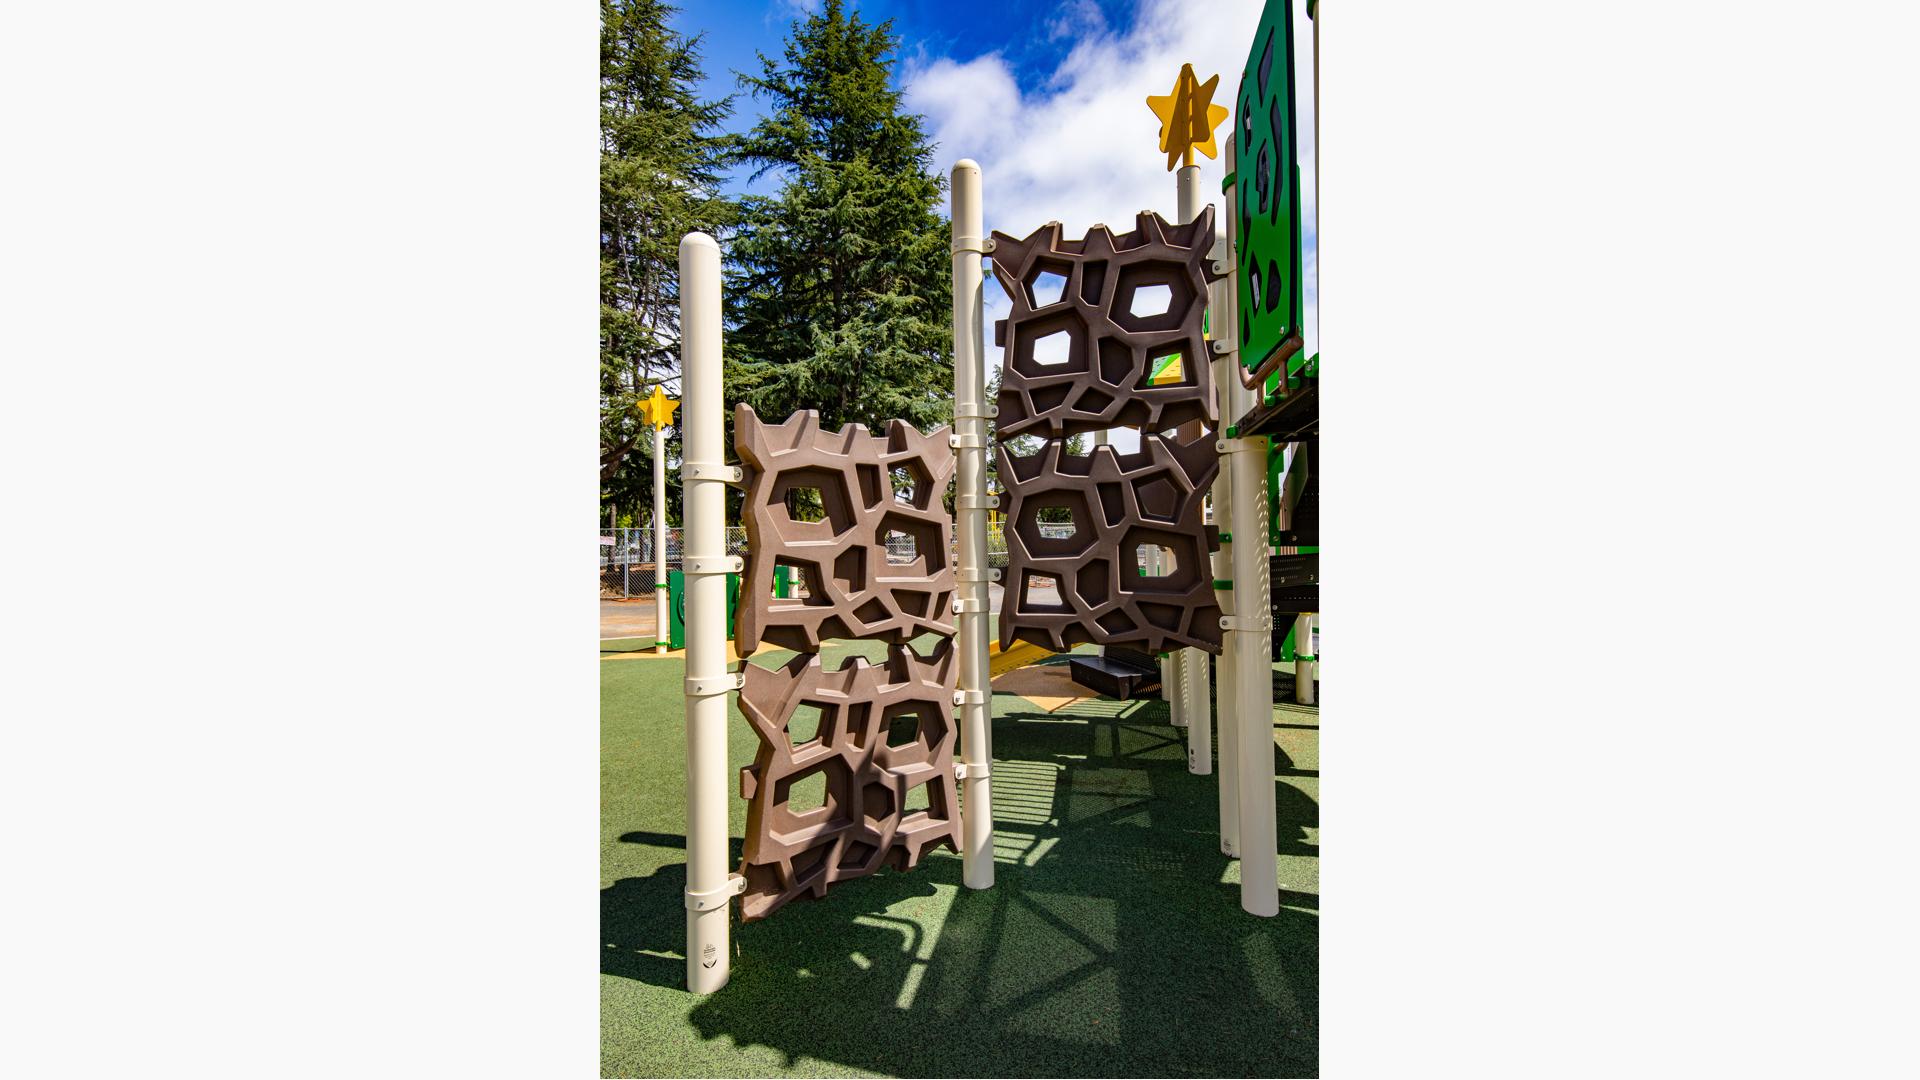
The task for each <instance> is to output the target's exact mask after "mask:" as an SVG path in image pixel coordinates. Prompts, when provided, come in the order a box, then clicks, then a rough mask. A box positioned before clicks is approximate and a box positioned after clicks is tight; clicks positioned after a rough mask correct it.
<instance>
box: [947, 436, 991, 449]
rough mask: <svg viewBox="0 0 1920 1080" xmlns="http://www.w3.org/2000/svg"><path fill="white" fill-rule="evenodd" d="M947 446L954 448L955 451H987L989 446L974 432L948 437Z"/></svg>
mask: <svg viewBox="0 0 1920 1080" xmlns="http://www.w3.org/2000/svg"><path fill="white" fill-rule="evenodd" d="M947 445H948V446H951V447H953V448H954V449H955V450H985V449H986V448H987V444H986V443H984V442H981V441H980V436H978V435H975V434H973V433H972V432H968V433H967V434H965V435H949V436H947Z"/></svg>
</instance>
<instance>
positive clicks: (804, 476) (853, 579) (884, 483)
mask: <svg viewBox="0 0 1920 1080" xmlns="http://www.w3.org/2000/svg"><path fill="white" fill-rule="evenodd" d="M733 430H734V448H735V450H736V451H738V453H739V455H740V459H741V462H742V464H743V466H744V471H745V483H746V501H745V504H744V506H743V508H742V516H743V517H744V518H745V523H746V529H747V550H748V558H747V565H746V574H745V580H744V582H743V584H742V588H743V589H745V590H746V592H745V595H746V597H748V598H750V599H751V602H746V603H742V604H740V606H739V609H738V611H737V613H736V620H737V621H736V624H735V635H734V639H735V641H736V643H737V647H738V648H739V651H740V654H741V655H742V656H745V655H747V654H749V653H751V652H752V651H753V650H754V648H755V647H757V645H759V644H762V643H764V644H767V645H772V646H775V647H778V648H783V649H793V650H795V651H797V652H818V651H820V644H821V642H823V641H827V640H829V639H832V638H862V639H868V640H880V641H887V642H893V643H904V642H907V641H911V640H912V639H913V638H914V637H916V636H918V635H920V634H923V633H928V632H931V633H936V634H945V635H951V634H952V633H953V612H952V607H953V584H954V577H953V563H952V550H953V522H952V519H951V518H949V517H948V515H947V511H946V509H945V507H944V506H943V504H942V501H941V495H942V493H943V492H944V491H945V490H946V486H947V483H948V481H949V480H950V479H951V478H952V476H953V469H954V458H953V448H952V447H951V446H949V445H948V443H947V438H948V435H949V429H948V428H944V427H943V428H940V429H938V430H936V431H933V432H931V433H929V434H925V435H922V434H921V433H920V432H918V431H916V430H914V428H913V426H912V425H910V424H908V423H906V422H905V421H902V420H895V421H893V422H892V423H891V424H890V425H888V427H887V434H886V437H885V438H879V437H876V436H875V435H873V434H872V433H871V432H869V431H868V430H867V429H866V427H865V426H863V425H860V424H849V425H847V426H846V427H844V428H842V429H840V430H839V431H838V432H826V431H822V430H820V416H819V414H818V413H815V412H812V411H808V412H801V413H795V414H794V415H793V416H791V417H789V418H788V419H787V421H786V422H785V423H780V424H769V423H766V422H764V421H762V420H761V419H760V418H759V417H758V416H756V415H755V414H754V411H753V409H752V408H750V407H749V406H747V405H744V404H742V405H739V406H737V407H736V408H735V409H734V427H733ZM816 493H817V494H816ZM803 504H804V505H806V506H813V505H815V504H817V505H818V507H819V510H820V512H821V514H822V517H821V520H818V521H807V520H802V519H801V518H799V517H796V516H795V514H794V508H795V507H797V506H801V505H803ZM890 553H891V555H890ZM778 566H787V567H790V568H791V570H792V572H793V574H794V576H795V577H796V578H797V579H798V580H797V588H795V589H792V590H789V591H790V592H791V593H793V594H794V595H792V596H790V597H788V598H784V599H776V598H774V596H773V577H774V570H775V568H776V567H778Z"/></svg>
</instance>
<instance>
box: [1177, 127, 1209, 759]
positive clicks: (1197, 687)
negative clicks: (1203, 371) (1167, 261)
mask: <svg viewBox="0 0 1920 1080" xmlns="http://www.w3.org/2000/svg"><path fill="white" fill-rule="evenodd" d="M1175 182H1176V183H1177V185H1178V189H1179V190H1178V203H1177V205H1176V207H1175V212H1176V213H1177V214H1178V215H1179V219H1180V220H1179V221H1178V222H1177V224H1181V225H1185V224H1186V223H1187V222H1189V221H1192V220H1193V219H1194V218H1196V217H1199V216H1200V208H1201V207H1202V206H1205V205H1206V199H1205V198H1204V196H1203V195H1202V194H1201V190H1200V166H1198V165H1193V164H1187V165H1184V166H1182V167H1181V169H1180V172H1179V174H1178V175H1177V176H1176V178H1175ZM1215 321H1217V320H1215ZM1210 325H1211V324H1210ZM1180 362H1181V363H1182V364H1185V365H1194V364H1205V363H1208V362H1210V360H1209V358H1208V357H1205V356H1183V357H1181V358H1180ZM1200 431H1201V425H1199V424H1197V423H1196V424H1193V425H1191V426H1190V427H1189V428H1188V429H1186V430H1183V431H1181V432H1180V436H1181V438H1192V437H1193V436H1195V435H1197V434H1199V433H1200ZM1199 569H1200V571H1201V572H1202V573H1204V572H1206V570H1207V569H1208V568H1207V567H1201V568H1199ZM1173 668H1174V673H1173V677H1174V683H1175V686H1176V688H1177V689H1178V691H1179V693H1178V697H1179V699H1180V705H1179V710H1180V719H1182V720H1184V721H1185V722H1186V728H1187V771H1188V772H1190V773H1192V774H1194V775H1196V776H1206V775H1208V774H1209V773H1211V772H1213V708H1212V701H1211V700H1210V699H1211V697H1212V695H1211V694H1209V693H1207V692H1206V689H1207V687H1209V686H1210V685H1211V683H1212V679H1211V678H1210V677H1209V676H1208V674H1207V655H1206V653H1204V652H1202V651H1200V650H1199V649H1195V648H1192V647H1188V648H1185V649H1181V650H1179V651H1177V652H1175V653H1174V665H1173Z"/></svg>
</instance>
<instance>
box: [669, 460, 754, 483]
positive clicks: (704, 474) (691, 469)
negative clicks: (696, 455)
mask: <svg viewBox="0 0 1920 1080" xmlns="http://www.w3.org/2000/svg"><path fill="white" fill-rule="evenodd" d="M680 479H681V480H682V481H686V480H718V481H720V482H721V483H723V484H738V483H740V466H738V465H715V464H713V463H712V462H707V461H683V462H681V463H680Z"/></svg>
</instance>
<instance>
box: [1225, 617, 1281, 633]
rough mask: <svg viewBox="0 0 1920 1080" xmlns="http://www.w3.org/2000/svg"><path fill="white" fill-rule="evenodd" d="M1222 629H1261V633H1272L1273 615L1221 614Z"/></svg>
mask: <svg viewBox="0 0 1920 1080" xmlns="http://www.w3.org/2000/svg"><path fill="white" fill-rule="evenodd" d="M1220 629H1222V630H1245V631H1259V632H1261V633H1272V632H1273V616H1271V615H1222V616H1220Z"/></svg>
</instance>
